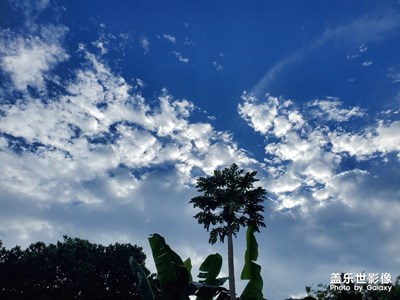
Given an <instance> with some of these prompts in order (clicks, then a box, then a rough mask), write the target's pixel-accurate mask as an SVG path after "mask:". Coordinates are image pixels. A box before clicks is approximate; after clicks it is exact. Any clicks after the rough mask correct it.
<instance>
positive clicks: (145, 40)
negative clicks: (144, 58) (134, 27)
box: [140, 36, 150, 54]
mask: <svg viewBox="0 0 400 300" xmlns="http://www.w3.org/2000/svg"><path fill="white" fill-rule="evenodd" d="M140 46H142V48H143V50H144V54H147V53H149V51H150V40H149V38H148V37H147V36H142V37H141V38H140Z"/></svg>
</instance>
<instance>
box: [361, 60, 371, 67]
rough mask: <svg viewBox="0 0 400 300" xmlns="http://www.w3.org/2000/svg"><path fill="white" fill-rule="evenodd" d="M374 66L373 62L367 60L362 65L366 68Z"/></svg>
mask: <svg viewBox="0 0 400 300" xmlns="http://www.w3.org/2000/svg"><path fill="white" fill-rule="evenodd" d="M372 64H373V62H372V61H370V60H366V61H364V62H363V63H362V65H363V66H364V67H369V66H370V65H372Z"/></svg>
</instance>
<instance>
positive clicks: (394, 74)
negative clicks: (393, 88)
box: [387, 67, 400, 83]
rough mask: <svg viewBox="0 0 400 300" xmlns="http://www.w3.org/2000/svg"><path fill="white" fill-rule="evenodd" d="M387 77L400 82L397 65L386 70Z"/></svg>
mask: <svg viewBox="0 0 400 300" xmlns="http://www.w3.org/2000/svg"><path fill="white" fill-rule="evenodd" d="M387 77H389V78H390V79H391V80H392V83H398V82H400V70H399V68H398V67H389V68H388V70H387Z"/></svg>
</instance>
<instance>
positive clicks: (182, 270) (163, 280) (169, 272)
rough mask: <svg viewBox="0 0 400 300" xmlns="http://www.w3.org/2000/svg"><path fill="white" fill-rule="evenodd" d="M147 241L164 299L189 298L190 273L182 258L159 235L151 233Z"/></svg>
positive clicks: (182, 299)
mask: <svg viewBox="0 0 400 300" xmlns="http://www.w3.org/2000/svg"><path fill="white" fill-rule="evenodd" d="M149 242H150V247H151V251H152V254H153V258H154V262H155V265H156V269H157V275H158V279H159V280H160V284H161V288H162V292H163V296H164V299H165V300H187V299H189V284H190V274H189V272H188V270H187V269H186V267H185V264H184V262H183V260H182V259H181V258H180V256H179V255H178V254H176V252H174V251H173V250H172V249H171V248H170V246H169V245H168V244H167V243H166V242H165V239H164V238H163V237H162V236H161V235H159V234H157V233H155V234H152V235H151V236H150V237H149Z"/></svg>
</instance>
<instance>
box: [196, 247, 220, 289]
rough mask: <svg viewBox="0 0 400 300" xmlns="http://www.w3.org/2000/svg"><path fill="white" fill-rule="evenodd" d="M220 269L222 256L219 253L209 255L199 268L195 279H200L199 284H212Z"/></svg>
mask: <svg viewBox="0 0 400 300" xmlns="http://www.w3.org/2000/svg"><path fill="white" fill-rule="evenodd" d="M221 267H222V256H221V255H220V254H219V253H215V254H210V255H209V256H207V258H206V259H205V260H204V262H203V263H202V264H201V266H200V269H199V271H200V273H199V275H198V276H197V277H199V278H201V280H200V282H204V283H211V282H213V281H214V280H215V279H216V278H217V276H218V274H219V272H220V271H221Z"/></svg>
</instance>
